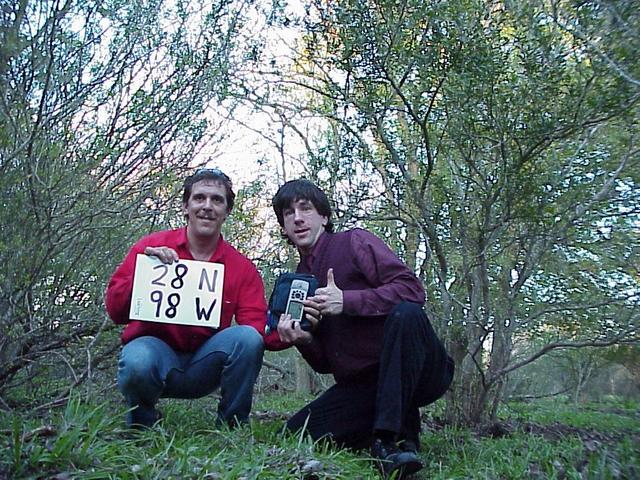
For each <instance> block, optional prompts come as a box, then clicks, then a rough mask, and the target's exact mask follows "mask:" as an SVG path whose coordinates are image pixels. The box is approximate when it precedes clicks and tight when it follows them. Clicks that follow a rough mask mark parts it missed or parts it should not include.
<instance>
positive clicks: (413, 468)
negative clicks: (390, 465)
mask: <svg viewBox="0 0 640 480" xmlns="http://www.w3.org/2000/svg"><path fill="white" fill-rule="evenodd" d="M422 467H423V465H422V463H421V462H418V461H410V462H407V463H403V464H402V465H399V466H398V467H397V468H395V469H393V470H392V471H391V472H389V478H394V479H395V480H402V479H403V478H405V477H408V476H409V475H413V474H414V473H416V472H418V471H419V470H421V469H422ZM396 472H397V475H395V477H394V476H393V475H394V474H395V473H396Z"/></svg>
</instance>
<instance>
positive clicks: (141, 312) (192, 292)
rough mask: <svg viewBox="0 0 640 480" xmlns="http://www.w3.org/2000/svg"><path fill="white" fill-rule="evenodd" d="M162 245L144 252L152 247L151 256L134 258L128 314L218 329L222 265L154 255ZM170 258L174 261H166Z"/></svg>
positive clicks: (132, 316) (139, 317) (152, 320)
mask: <svg viewBox="0 0 640 480" xmlns="http://www.w3.org/2000/svg"><path fill="white" fill-rule="evenodd" d="M162 248H163V247H159V248H150V247H147V249H146V250H145V253H146V252H147V251H149V250H153V251H154V253H153V256H148V254H147V255H140V254H139V255H138V257H137V259H136V270H135V276H134V281H133V295H132V297H131V311H130V313H129V315H130V317H131V318H133V319H136V320H146V321H150V322H161V323H175V324H180V325H197V326H205V327H212V328H218V327H219V326H220V310H221V305H222V288H223V282H224V265H222V264H220V263H211V262H198V261H195V260H175V259H172V258H171V256H170V255H164V254H163V256H160V255H156V253H155V251H157V250H161V249H162ZM166 250H169V251H173V249H170V248H167V249H165V250H164V251H163V253H165V252H166ZM173 252H174V253H175V251H173ZM170 259H171V260H174V261H165V260H170Z"/></svg>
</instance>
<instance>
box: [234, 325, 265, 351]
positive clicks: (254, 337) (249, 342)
mask: <svg viewBox="0 0 640 480" xmlns="http://www.w3.org/2000/svg"><path fill="white" fill-rule="evenodd" d="M236 328H237V329H238V334H239V335H238V341H239V342H240V343H241V345H242V348H243V350H245V351H249V352H255V353H256V354H262V352H263V351H264V340H263V338H262V335H260V334H259V333H258V331H257V330H256V329H255V328H253V327H250V326H248V325H238V326H237V327H236Z"/></svg>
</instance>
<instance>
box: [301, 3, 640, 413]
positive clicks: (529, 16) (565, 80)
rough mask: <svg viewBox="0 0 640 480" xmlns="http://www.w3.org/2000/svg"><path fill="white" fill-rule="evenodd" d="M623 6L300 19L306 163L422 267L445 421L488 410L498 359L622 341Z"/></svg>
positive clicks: (393, 7)
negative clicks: (313, 121)
mask: <svg viewBox="0 0 640 480" xmlns="http://www.w3.org/2000/svg"><path fill="white" fill-rule="evenodd" d="M629 5H630V4H629V3H628V2H622V3H621V4H620V11H618V10H617V7H615V8H614V6H613V5H612V4H609V3H608V2H587V3H586V4H581V5H580V6H576V5H574V4H573V3H571V2H555V3H553V4H546V3H539V2H538V3H536V2H506V3H499V4H491V3H486V2H475V1H471V2H469V1H460V0H448V1H445V2H438V3H437V4H433V3H429V2H418V1H409V2H401V3H398V2H391V1H380V2H368V1H362V0H352V1H347V2H340V3H339V5H333V4H332V5H327V4H326V3H325V2H314V3H313V14H310V15H308V16H307V17H306V21H307V22H308V24H307V32H306V45H305V47H306V49H305V50H304V51H302V52H300V55H301V57H302V58H303V59H304V61H305V62H306V63H304V62H301V64H302V66H305V67H306V68H305V69H304V74H305V76H304V77H302V79H301V83H303V84H305V85H308V86H309V91H310V96H311V98H310V100H309V102H308V104H307V105H306V108H308V109H309V110H310V111H312V112H314V113H315V114H317V115H322V116H324V117H325V118H327V124H328V125H327V129H326V135H325V139H324V140H320V141H319V142H318V143H319V145H318V147H317V148H310V150H311V151H312V152H311V153H310V162H309V170H310V172H311V173H312V175H313V176H314V177H318V178H319V179H322V180H324V179H325V178H329V179H330V180H329V182H328V183H329V184H330V185H331V188H330V189H329V193H331V194H332V196H333V197H334V198H336V199H337V200H338V204H340V205H342V208H341V210H342V213H343V214H344V216H343V218H342V221H343V223H344V224H346V225H350V224H352V223H354V222H360V223H364V224H365V225H367V226H369V227H370V228H372V229H373V230H374V231H376V232H378V233H380V234H381V236H382V237H383V238H385V239H386V240H387V241H389V243H390V244H391V246H392V248H394V250H396V251H398V252H399V253H400V254H401V255H402V256H403V257H404V259H405V261H406V262H407V264H408V265H410V266H411V267H412V268H413V269H415V271H416V272H417V273H418V274H419V275H420V276H421V277H422V278H423V279H424V281H425V284H426V288H427V292H428V301H429V309H430V311H431V313H432V316H433V320H434V324H435V325H436V327H437V329H438V331H439V333H441V334H442V335H443V336H444V337H445V338H446V339H447V342H448V345H449V347H450V350H451V352H452V355H453V356H454V358H455V360H456V363H457V365H458V368H457V371H456V375H457V377H456V381H455V384H457V385H459V388H456V389H455V390H454V395H453V397H452V399H453V402H452V408H451V412H450V418H451V419H452V420H453V419H454V418H455V419H456V421H461V422H475V421H483V419H486V417H487V416H491V415H493V414H495V408H496V405H497V404H498V402H499V400H500V398H501V395H502V389H503V387H504V385H505V382H506V374H507V373H508V372H510V371H512V370H514V369H517V368H519V367H520V366H522V365H525V364H527V363H528V362H529V361H533V360H535V359H536V358H538V357H539V356H540V355H543V354H545V353H546V352H549V351H552V350H554V349H555V348H559V347H561V346H571V345H570V344H574V345H576V346H578V345H582V346H587V345H594V346H607V345H610V344H615V343H620V342H632V341H636V342H637V341H638V332H637V318H638V301H639V299H640V297H639V296H638V282H637V262H635V261H634V260H632V256H633V255H634V253H635V252H636V250H637V249H638V236H637V225H638V221H639V217H638V215H639V213H640V212H639V211H638V208H637V204H638V200H639V197H638V192H639V191H640V190H639V189H638V188H637V183H638V175H639V174H640V171H639V170H638V165H639V163H638V162H637V159H638V153H639V152H638V149H637V147H636V146H635V138H636V136H637V133H638V131H637V128H636V125H637V124H638V122H637V118H638V107H637V105H638V103H637V102H638V100H639V99H640V96H639V93H640V91H639V90H638V85H639V83H638V82H637V78H638V77H637V75H636V71H637V68H636V66H635V65H632V64H631V63H629V61H628V58H627V57H626V55H628V54H629V53H630V50H629V49H628V48H627V47H626V46H624V45H623V44H624V43H626V42H629V43H630V44H632V45H635V44H636V43H637V42H638V40H639V39H640V35H639V32H638V29H637V27H636V26H635V25H634V24H633V22H632V20H633V19H634V18H635V17H636V14H635V13H633V14H632V13H631V12H630V10H629V8H630V6H629ZM620 12H626V13H629V14H630V15H631V17H630V21H627V20H626V18H625V17H624V16H622V15H620ZM597 26H600V27H606V28H607V29H609V30H611V33H612V35H611V36H608V39H607V40H603V36H602V34H601V32H599V31H598V27H597ZM625 52H626V53H625ZM316 93H319V95H316ZM540 338H543V341H542V342H541V343H538V344H537V347H538V350H537V351H531V350H530V349H525V348H515V347H516V346H520V345H521V344H523V343H526V342H529V343H531V342H533V341H534V340H537V339H540ZM525 353H526V354H525ZM491 406H492V407H491ZM491 410H493V411H491Z"/></svg>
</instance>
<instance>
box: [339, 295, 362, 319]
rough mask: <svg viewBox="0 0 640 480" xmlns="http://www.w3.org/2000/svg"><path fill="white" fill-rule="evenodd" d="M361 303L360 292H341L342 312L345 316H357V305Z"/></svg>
mask: <svg viewBox="0 0 640 480" xmlns="http://www.w3.org/2000/svg"><path fill="white" fill-rule="evenodd" d="M361 303H362V293H361V292H360V290H343V291H342V311H343V312H344V313H346V314H347V315H357V314H358V305H360V304H361Z"/></svg>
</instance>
